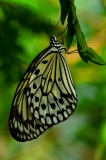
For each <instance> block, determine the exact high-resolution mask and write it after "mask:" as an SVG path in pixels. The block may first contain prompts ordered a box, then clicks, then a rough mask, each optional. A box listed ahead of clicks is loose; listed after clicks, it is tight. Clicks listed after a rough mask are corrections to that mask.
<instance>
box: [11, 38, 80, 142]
mask: <svg viewBox="0 0 106 160" xmlns="http://www.w3.org/2000/svg"><path fill="white" fill-rule="evenodd" d="M62 45H63V42H59V41H58V40H57V38H56V37H55V36H51V37H50V45H49V47H47V48H46V49H44V50H43V51H42V52H41V53H39V54H38V55H37V56H36V57H35V59H34V60H33V61H32V62H31V64H30V65H29V67H28V69H27V70H26V72H25V74H24V76H23V78H22V80H21V81H20V83H19V85H18V87H17V89H16V92H15V95H14V98H13V102H12V107H11V112H10V116H9V130H10V133H11V135H12V137H13V138H14V139H15V140H17V141H20V142H25V141H30V140H32V139H36V138H37V137H39V136H40V135H41V134H42V133H44V132H45V131H46V130H47V129H49V128H50V127H52V126H53V125H56V124H58V123H60V122H62V121H64V120H66V119H67V118H69V116H70V115H71V114H72V113H73V112H74V111H75V109H76V106H77V94H76V90H75V87H74V84H73V80H72V76H71V73H70V69H69V67H68V64H67V61H66V58H65V56H64V54H63V51H65V53H67V52H68V51H67V49H66V48H65V47H63V46H62Z"/></svg>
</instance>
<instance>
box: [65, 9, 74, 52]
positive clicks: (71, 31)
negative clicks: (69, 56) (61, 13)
mask: <svg viewBox="0 0 106 160" xmlns="http://www.w3.org/2000/svg"><path fill="white" fill-rule="evenodd" d="M67 21H68V31H67V36H66V44H67V48H68V49H69V48H70V46H71V43H72V41H73V38H74V34H75V30H74V26H73V23H72V12H70V13H69V14H68V20H67Z"/></svg>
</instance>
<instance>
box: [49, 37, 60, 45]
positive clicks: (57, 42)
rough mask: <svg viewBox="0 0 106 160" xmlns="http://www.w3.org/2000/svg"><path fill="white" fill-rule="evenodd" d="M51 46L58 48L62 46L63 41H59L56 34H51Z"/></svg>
mask: <svg viewBox="0 0 106 160" xmlns="http://www.w3.org/2000/svg"><path fill="white" fill-rule="evenodd" d="M50 46H52V47H56V48H61V46H62V43H61V42H59V41H58V40H57V38H56V37H55V36H51V37H50Z"/></svg>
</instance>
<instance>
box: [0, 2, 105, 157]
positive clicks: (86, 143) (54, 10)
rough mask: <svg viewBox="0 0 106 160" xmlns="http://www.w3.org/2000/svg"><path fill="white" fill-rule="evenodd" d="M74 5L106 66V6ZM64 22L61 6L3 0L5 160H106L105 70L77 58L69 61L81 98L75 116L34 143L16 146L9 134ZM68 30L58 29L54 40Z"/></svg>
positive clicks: (0, 124) (0, 106)
mask: <svg viewBox="0 0 106 160" xmlns="http://www.w3.org/2000/svg"><path fill="white" fill-rule="evenodd" d="M75 4H76V7H77V10H76V11H77V16H78V18H79V22H80V25H81V29H82V31H83V33H84V35H85V38H86V41H87V44H88V45H89V46H90V47H92V48H93V49H94V50H96V52H97V53H98V55H100V56H101V57H102V58H103V59H104V60H105V61H106V0H104V1H103V0H89V1H85V0H76V1H75ZM50 18H51V20H50ZM59 19H60V4H59V1H58V0H46V1H45V0H0V160H23V159H25V160H105V159H106V66H98V65H96V64H93V63H88V64H86V63H84V62H83V61H82V60H81V58H80V57H79V55H78V54H73V55H68V56H67V60H68V64H69V66H70V70H71V73H72V76H73V79H74V83H75V86H76V91H77V94H78V106H77V109H76V112H75V113H74V114H73V115H72V116H71V117H70V118H69V119H68V120H66V121H65V122H63V123H60V124H58V125H56V126H54V127H52V128H51V129H49V130H48V131H46V132H45V133H44V134H43V135H41V136H40V137H39V138H38V139H36V140H33V141H30V142H26V143H19V142H16V141H15V140H14V139H13V138H12V137H11V135H10V133H9V130H8V117H9V112H10V108H11V103H12V99H13V95H14V92H15V89H16V87H17V85H18V83H19V81H20V79H21V77H22V75H23V73H24V72H25V70H26V68H27V67H28V65H29V63H30V62H31V61H32V60H33V58H34V57H35V56H36V55H37V54H38V53H39V52H40V51H42V50H43V49H44V48H46V47H48V45H49V37H50V34H51V32H50V31H51V30H52V29H53V27H54V26H55V25H56V23H57V21H58V20H59ZM49 20H50V23H49ZM65 27H66V24H65V25H64V26H62V25H61V23H59V24H58V25H57V27H56V28H55V30H54V31H53V34H54V35H57V34H59V33H60V32H62V31H63V30H64V29H65ZM65 35H66V32H65V33H64V34H63V35H61V36H60V37H59V39H61V37H64V36H65ZM64 40H65V39H64ZM73 49H76V42H75V41H74V42H73V45H72V47H71V48H70V51H71V50H73ZM57 74H58V73H57Z"/></svg>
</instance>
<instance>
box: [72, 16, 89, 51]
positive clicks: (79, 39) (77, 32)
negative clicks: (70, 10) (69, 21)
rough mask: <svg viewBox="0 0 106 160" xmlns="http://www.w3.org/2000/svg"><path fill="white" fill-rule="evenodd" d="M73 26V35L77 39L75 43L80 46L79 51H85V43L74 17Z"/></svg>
mask: <svg viewBox="0 0 106 160" xmlns="http://www.w3.org/2000/svg"><path fill="white" fill-rule="evenodd" d="M74 28H75V36H76V39H77V44H78V46H79V47H80V52H85V51H86V49H87V43H86V41H85V38H84V35H83V33H82V31H81V27H80V24H79V21H78V19H76V22H75V24H74Z"/></svg>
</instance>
